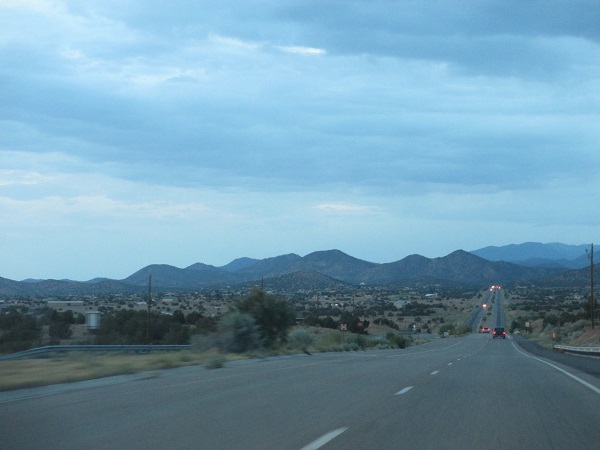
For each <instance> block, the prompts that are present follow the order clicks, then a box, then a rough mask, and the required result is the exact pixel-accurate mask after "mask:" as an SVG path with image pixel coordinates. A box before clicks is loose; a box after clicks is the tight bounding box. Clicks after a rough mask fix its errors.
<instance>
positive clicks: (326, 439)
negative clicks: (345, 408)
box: [300, 427, 348, 450]
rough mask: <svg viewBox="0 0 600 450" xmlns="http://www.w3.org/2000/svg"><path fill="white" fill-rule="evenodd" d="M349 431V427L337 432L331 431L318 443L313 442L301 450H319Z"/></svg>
mask: <svg viewBox="0 0 600 450" xmlns="http://www.w3.org/2000/svg"><path fill="white" fill-rule="evenodd" d="M347 429H348V427H344V428H338V429H337V430H333V431H330V432H329V433H327V434H324V435H323V436H321V437H320V438H319V439H317V440H316V441H313V442H311V443H310V444H308V445H307V446H306V447H302V448H301V449H300V450H317V449H318V448H321V447H323V446H324V445H325V444H327V443H328V442H329V441H331V440H332V439H334V438H336V437H337V436H339V435H340V434H342V433H343V432H344V431H346V430H347Z"/></svg>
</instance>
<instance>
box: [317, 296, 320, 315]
mask: <svg viewBox="0 0 600 450" xmlns="http://www.w3.org/2000/svg"><path fill="white" fill-rule="evenodd" d="M319 296H320V293H318V294H317V319H318V318H319Z"/></svg>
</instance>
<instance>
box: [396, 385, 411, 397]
mask: <svg viewBox="0 0 600 450" xmlns="http://www.w3.org/2000/svg"><path fill="white" fill-rule="evenodd" d="M413 387H414V386H407V387H405V388H404V389H402V390H400V391H398V392H396V393H395V394H394V395H402V394H406V393H407V392H408V391H410V390H411V389H412V388H413Z"/></svg>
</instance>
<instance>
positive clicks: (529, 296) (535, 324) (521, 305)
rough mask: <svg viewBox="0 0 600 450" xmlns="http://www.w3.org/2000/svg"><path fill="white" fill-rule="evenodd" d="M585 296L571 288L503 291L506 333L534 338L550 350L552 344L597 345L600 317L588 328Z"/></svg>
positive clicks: (588, 315)
mask: <svg viewBox="0 0 600 450" xmlns="http://www.w3.org/2000/svg"><path fill="white" fill-rule="evenodd" d="M588 297H589V295H588V294H587V293H585V292H580V291H579V290H574V289H572V288H552V289H550V288H535V287H529V288H514V289H510V290H507V292H506V295H505V298H506V315H507V317H506V319H507V324H508V328H509V329H508V331H509V332H510V333H512V334H520V335H524V336H526V337H528V338H530V339H535V340H536V341H537V342H538V343H539V344H540V345H542V346H544V347H548V348H551V347H552V346H553V345H554V344H562V345H574V346H586V345H588V346H600V333H599V332H598V326H599V325H600V323H599V320H600V316H599V315H598V310H597V308H596V318H595V324H596V329H595V330H592V328H591V314H590V302H589V298H588Z"/></svg>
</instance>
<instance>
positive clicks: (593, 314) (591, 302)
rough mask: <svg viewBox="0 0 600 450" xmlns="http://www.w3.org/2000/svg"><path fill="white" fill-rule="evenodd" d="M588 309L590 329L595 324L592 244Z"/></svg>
mask: <svg viewBox="0 0 600 450" xmlns="http://www.w3.org/2000/svg"><path fill="white" fill-rule="evenodd" d="M590 311H591V313H592V329H594V325H595V317H594V316H595V315H596V302H595V300H594V244H593V243H592V249H591V251H590Z"/></svg>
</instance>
